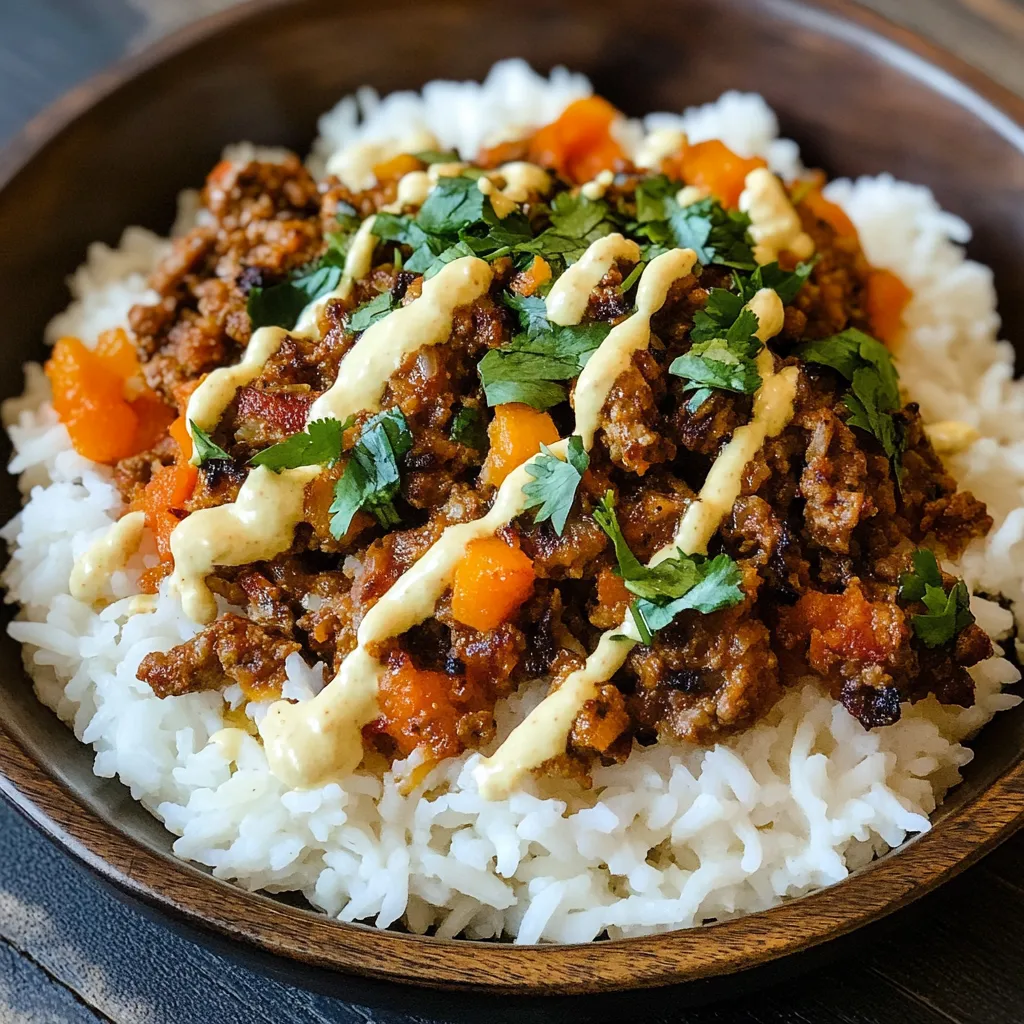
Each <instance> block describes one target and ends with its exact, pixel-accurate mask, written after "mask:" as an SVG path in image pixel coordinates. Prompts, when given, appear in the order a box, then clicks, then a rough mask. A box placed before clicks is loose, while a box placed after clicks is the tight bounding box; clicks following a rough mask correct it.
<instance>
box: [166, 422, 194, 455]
mask: <svg viewBox="0 0 1024 1024" xmlns="http://www.w3.org/2000/svg"><path fill="white" fill-rule="evenodd" d="M167 432H168V433H169V434H170V435H171V437H173V438H174V440H175V441H177V442H178V448H179V449H180V450H181V459H182V461H184V462H188V461H190V460H191V458H192V435H191V434H190V433H189V432H188V425H187V424H186V423H185V417H184V416H179V417H178V418H177V419H176V420H175V421H174V422H173V423H172V424H171V425H170V426H169V427H168V428H167Z"/></svg>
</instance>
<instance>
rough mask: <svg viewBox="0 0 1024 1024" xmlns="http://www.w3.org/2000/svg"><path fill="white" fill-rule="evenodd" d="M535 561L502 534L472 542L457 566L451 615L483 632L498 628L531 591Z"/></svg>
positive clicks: (453, 583)
mask: <svg viewBox="0 0 1024 1024" xmlns="http://www.w3.org/2000/svg"><path fill="white" fill-rule="evenodd" d="M533 581H534V572H533V562H531V561H530V559H529V558H528V557H527V556H526V555H525V554H523V552H522V551H520V550H518V548H513V547H509V545H508V544H506V543H505V541H503V540H502V539H501V538H500V537H485V538H483V539H481V540H474V541H471V542H470V544H469V545H468V546H467V547H466V553H465V555H463V556H462V559H461V560H460V561H459V563H458V565H456V567H455V576H454V578H453V580H452V615H454V616H455V618H456V619H458V620H459V622H462V623H464V624H465V625H467V626H470V627H472V628H473V629H479V630H481V631H484V630H489V629H496V628H497V627H498V626H500V625H501V624H502V623H503V622H504V621H505V620H506V619H507V618H508V617H509V616H510V615H511V614H512V613H513V612H514V611H515V610H516V609H517V608H518V607H519V606H520V605H521V604H522V603H523V602H524V601H525V600H526V599H527V598H528V597H529V596H530V595H531V594H532V593H533Z"/></svg>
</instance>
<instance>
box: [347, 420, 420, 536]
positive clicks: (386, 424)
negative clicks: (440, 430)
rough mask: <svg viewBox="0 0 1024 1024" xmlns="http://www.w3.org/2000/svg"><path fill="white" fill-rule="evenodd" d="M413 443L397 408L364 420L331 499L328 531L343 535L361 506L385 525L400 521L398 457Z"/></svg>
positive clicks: (386, 526) (396, 523) (395, 523)
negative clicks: (397, 501)
mask: <svg viewBox="0 0 1024 1024" xmlns="http://www.w3.org/2000/svg"><path fill="white" fill-rule="evenodd" d="M411 447H412V433H411V432H410V431H409V425H408V424H407V423H406V422H405V417H404V416H403V415H402V413H401V411H400V410H399V409H387V410H385V411H384V412H381V413H378V414H377V415H376V416H374V417H373V418H372V419H370V420H367V422H366V425H365V426H364V427H363V431H362V434H360V437H359V441H358V443H357V444H356V446H355V448H353V449H352V452H351V455H350V457H349V460H348V462H347V463H346V464H345V469H344V471H343V472H342V474H341V477H340V479H339V480H338V482H337V483H336V484H335V485H334V501H333V502H332V503H331V507H330V513H331V533H332V534H333V535H334V536H335V537H337V538H339V539H340V538H341V537H343V536H344V535H345V534H346V533H347V532H348V528H349V526H350V525H351V524H352V517H353V516H354V515H355V514H356V512H358V511H359V510H360V509H364V508H365V509H367V510H368V511H370V512H372V513H373V514H374V516H375V517H376V519H377V522H378V523H380V525H381V526H383V527H385V528H386V529H390V528H391V527H394V526H397V525H398V524H399V523H400V522H401V518H400V517H399V515H398V511H397V510H396V509H395V506H394V499H395V497H396V496H397V494H398V488H399V484H400V482H401V478H400V475H399V469H398V460H399V459H400V458H401V457H402V456H403V455H404V454H405V453H406V452H407V451H408V450H409V449H410V448H411Z"/></svg>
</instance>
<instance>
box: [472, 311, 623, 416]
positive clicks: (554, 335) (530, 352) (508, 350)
mask: <svg viewBox="0 0 1024 1024" xmlns="http://www.w3.org/2000/svg"><path fill="white" fill-rule="evenodd" d="M610 330H611V327H610V325H609V324H606V323H589V324H578V325H574V326H570V327H557V326H555V325H554V324H551V323H549V324H548V325H547V329H546V330H541V329H540V328H539V327H535V328H534V333H533V334H532V335H531V334H517V335H516V336H515V337H514V338H513V339H512V341H511V342H510V343H509V344H508V345H503V346H502V347H501V348H497V349H491V351H490V352H488V353H487V355H485V356H484V357H483V359H481V360H480V363H479V366H478V369H479V371H480V380H481V383H482V384H483V386H484V394H485V395H486V396H487V404H488V405H503V404H505V403H506V402H524V403H525V404H527V405H532V406H533V407H534V408H535V409H548V408H550V407H551V406H553V405H558V403H559V402H564V401H565V400H566V397H567V394H566V390H565V387H564V386H563V385H561V384H559V383H556V382H557V381H566V380H571V379H572V378H573V377H575V376H576V375H577V374H578V373H579V372H580V371H581V370H582V369H583V367H584V366H586V364H587V360H588V359H589V358H590V356H591V355H592V354H593V352H594V351H595V350H596V349H597V348H598V346H599V345H600V344H601V342H602V341H604V339H605V338H606V337H607V335H608V332H609V331H610Z"/></svg>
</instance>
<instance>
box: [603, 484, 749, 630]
mask: <svg viewBox="0 0 1024 1024" xmlns="http://www.w3.org/2000/svg"><path fill="white" fill-rule="evenodd" d="M593 514H594V520H595V521H596V523H597V525H598V526H600V527H601V529H602V530H604V532H605V533H606V534H607V535H608V537H609V538H610V539H611V542H612V544H613V545H614V547H615V557H616V560H617V561H618V569H617V574H618V575H619V576H621V577H622V581H623V582H624V583H625V585H626V589H627V590H629V591H630V592H631V593H633V594H636V595H637V598H638V600H636V601H634V602H633V603H632V604H631V605H630V614H631V615H632V617H633V622H634V623H635V625H636V628H637V632H638V634H639V636H640V640H641V642H642V643H645V644H650V643H651V641H652V640H653V637H654V634H655V633H656V632H657V631H658V630H660V629H664V628H665V627H666V626H667V625H668V624H669V623H670V622H671V621H672V620H673V619H674V618H675V617H676V616H677V615H678V614H679V613H680V612H684V611H698V612H701V613H702V614H704V615H707V614H708V613H709V612H715V611H718V610H720V609H722V608H729V607H732V606H733V605H736V604H739V603H740V601H742V600H743V596H744V595H743V590H742V588H741V587H740V581H741V579H742V576H741V574H740V570H739V566H737V564H736V563H735V562H734V561H733V560H732V559H731V558H730V557H729V556H728V555H725V554H722V555H716V556H715V557H714V558H707V557H706V556H704V555H687V554H685V553H684V552H683V551H682V550H681V549H677V550H676V554H675V555H671V556H669V557H668V558H664V559H662V560H661V561H660V562H658V563H657V564H656V565H652V566H646V565H644V564H643V563H642V562H641V561H640V560H639V559H638V558H637V557H636V555H634V554H633V552H632V551H631V550H630V547H629V544H628V543H627V542H626V538H625V537H624V536H623V533H622V529H621V528H620V526H619V520H618V517H617V516H616V514H615V496H614V494H613V493H612V492H611V491H609V492H608V493H607V494H606V495H605V496H604V497H603V498H602V499H601V501H600V503H599V504H598V506H597V508H595V509H594V513H593Z"/></svg>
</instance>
